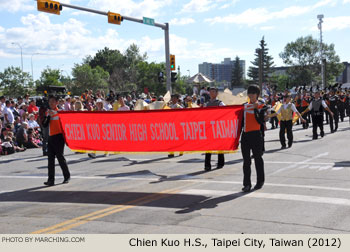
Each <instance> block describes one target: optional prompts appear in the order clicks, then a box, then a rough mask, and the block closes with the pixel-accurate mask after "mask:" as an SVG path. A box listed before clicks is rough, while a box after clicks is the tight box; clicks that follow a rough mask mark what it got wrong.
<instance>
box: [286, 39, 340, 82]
mask: <svg viewBox="0 0 350 252" xmlns="http://www.w3.org/2000/svg"><path fill="white" fill-rule="evenodd" d="M322 47H323V56H324V58H325V59H326V61H327V64H326V81H327V82H328V83H331V82H334V81H335V77H336V76H339V75H340V74H341V72H342V71H343V65H342V64H341V63H340V58H339V56H338V55H337V54H336V52H335V49H334V44H330V45H327V44H322ZM280 57H281V58H282V60H283V62H284V63H285V64H287V65H289V66H291V68H290V70H289V71H288V73H289V74H290V75H291V76H292V79H293V84H294V85H298V86H299V85H309V84H311V83H312V82H313V81H316V80H317V81H318V82H320V79H321V78H320V77H319V76H320V73H321V65H320V43H319V41H318V40H317V39H314V38H313V37H312V36H311V35H310V36H306V37H300V38H298V39H297V40H296V41H295V42H290V43H288V44H287V45H286V46H285V48H284V51H283V52H281V53H280Z"/></svg>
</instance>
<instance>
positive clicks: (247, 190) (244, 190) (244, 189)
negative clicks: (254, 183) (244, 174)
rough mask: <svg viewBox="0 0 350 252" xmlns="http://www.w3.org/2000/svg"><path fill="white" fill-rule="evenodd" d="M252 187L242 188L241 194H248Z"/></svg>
mask: <svg viewBox="0 0 350 252" xmlns="http://www.w3.org/2000/svg"><path fill="white" fill-rule="evenodd" d="M251 188H252V187H251V186H244V187H243V188H242V192H250V189H251Z"/></svg>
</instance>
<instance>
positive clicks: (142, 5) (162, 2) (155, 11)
mask: <svg viewBox="0 0 350 252" xmlns="http://www.w3.org/2000/svg"><path fill="white" fill-rule="evenodd" d="M171 3H172V0H142V1H136V0H123V1H115V0H90V2H89V4H88V5H89V6H90V7H93V8H97V9H99V10H103V11H112V12H116V13H120V14H122V15H124V16H132V17H136V18H140V17H150V18H153V17H157V16H159V15H160V13H161V9H162V8H163V7H164V6H168V5H169V4H171Z"/></svg>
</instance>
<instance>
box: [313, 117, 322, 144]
mask: <svg viewBox="0 0 350 252" xmlns="http://www.w3.org/2000/svg"><path fill="white" fill-rule="evenodd" d="M317 128H320V133H321V137H323V136H324V132H323V114H322V115H313V116H312V135H313V139H317V137H318V135H317Z"/></svg>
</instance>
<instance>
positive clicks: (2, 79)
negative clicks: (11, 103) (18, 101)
mask: <svg viewBox="0 0 350 252" xmlns="http://www.w3.org/2000/svg"><path fill="white" fill-rule="evenodd" d="M0 87H1V88H2V89H3V95H6V96H10V97H17V96H20V95H24V94H25V93H32V92H31V91H32V89H33V82H32V78H31V75H30V74H29V73H26V72H22V70H21V69H20V68H19V67H13V66H10V67H8V68H6V69H5V70H4V72H0Z"/></svg>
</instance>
